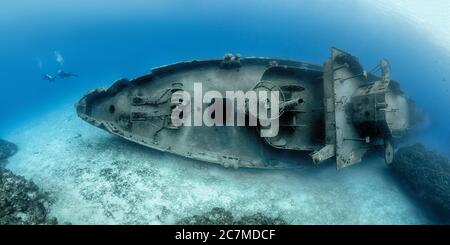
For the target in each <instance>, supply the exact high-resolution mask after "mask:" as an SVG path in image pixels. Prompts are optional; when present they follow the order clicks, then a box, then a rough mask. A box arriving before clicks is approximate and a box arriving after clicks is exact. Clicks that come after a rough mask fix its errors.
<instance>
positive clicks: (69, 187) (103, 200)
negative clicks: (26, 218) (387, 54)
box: [6, 105, 430, 224]
mask: <svg viewBox="0 0 450 245" xmlns="http://www.w3.org/2000/svg"><path fill="white" fill-rule="evenodd" d="M6 139H7V140H9V141H12V142H14V143H16V144H17V145H18V146H19V152H18V153H17V154H16V155H15V156H13V157H12V158H10V159H9V162H8V164H7V165H6V167H7V168H9V169H11V170H12V171H13V172H14V173H16V174H18V175H23V176H25V177H26V178H29V179H32V180H33V181H34V182H35V183H36V184H37V185H38V186H39V187H40V188H41V190H43V191H45V192H48V193H49V194H50V198H51V206H50V215H51V216H54V217H56V218H57V219H58V221H59V222H60V223H72V224H173V223H175V222H176V221H177V220H180V219H182V218H184V217H187V216H191V215H195V214H202V213H205V212H208V211H209V210H211V209H212V208H214V207H221V208H225V209H226V210H230V211H231V212H232V213H233V215H234V216H237V217H239V216H243V215H247V214H253V213H257V212H259V213H263V214H265V215H267V216H269V217H280V218H282V219H284V220H285V221H287V222H288V223H291V224H425V223H429V222H430V221H429V220H428V219H427V218H426V217H425V215H424V213H423V212H422V210H421V209H420V208H419V207H417V206H415V205H414V203H413V201H412V200H411V198H410V197H409V195H407V194H406V193H404V192H403V189H402V188H401V186H399V183H398V182H397V181H395V179H394V178H393V177H392V176H391V174H390V172H389V169H388V167H387V166H385V164H384V162H383V160H382V159H381V158H378V159H373V160H370V161H369V160H365V161H364V162H363V163H361V164H358V165H355V166H352V167H349V168H346V169H344V170H343V171H336V169H335V166H334V165H333V164H331V163H328V164H326V165H325V166H319V167H317V166H312V164H305V166H306V167H304V168H302V169H291V170H254V169H227V168H223V167H221V166H218V165H214V164H208V163H204V162H198V161H195V160H190V159H186V158H183V157H178V156H174V155H171V154H166V153H161V152H158V151H156V150H152V149H148V148H146V147H143V146H140V145H137V144H134V143H131V142H128V141H126V140H123V139H120V138H118V137H116V136H113V135H110V134H108V133H107V132H105V131H103V130H100V129H98V128H95V127H93V126H91V125H89V124H87V123H85V122H83V121H82V120H81V119H79V118H78V117H77V116H76V114H75V110H74V109H73V106H72V105H64V106H62V107H60V108H59V109H55V110H54V111H52V112H49V113H48V114H47V115H43V116H42V117H40V118H38V119H35V120H33V121H31V122H29V124H28V125H25V126H22V127H21V128H18V129H16V130H15V132H12V133H11V134H9V135H8V136H7V137H6ZM303 161H304V160H303Z"/></svg>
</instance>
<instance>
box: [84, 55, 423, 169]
mask: <svg viewBox="0 0 450 245" xmlns="http://www.w3.org/2000/svg"><path fill="white" fill-rule="evenodd" d="M379 68H380V70H381V71H382V75H381V77H377V76H375V75H373V74H370V73H368V72H366V71H365V70H364V69H363V68H362V66H361V65H360V64H359V62H358V60H357V59H356V58H355V57H354V56H351V55H350V54H348V53H345V52H343V51H341V50H338V49H335V48H333V49H332V54H331V58H330V59H329V60H328V61H326V63H325V65H324V66H323V67H322V66H318V65H313V64H308V63H303V62H297V61H291V60H284V59H272V58H257V57H249V58H241V57H240V56H239V55H226V56H225V57H224V58H223V59H213V60H203V61H197V60H194V61H190V62H181V63H177V64H173V65H168V66H163V67H159V68H156V69H153V70H152V72H151V73H150V74H147V75H144V76H142V77H138V78H136V79H133V80H130V81H129V80H126V79H121V80H119V81H117V82H115V83H114V85H113V86H112V87H110V88H109V89H106V90H105V89H97V90H94V91H92V92H89V93H88V94H87V95H85V96H84V97H83V98H82V99H81V100H80V101H79V102H78V103H77V105H76V110H77V113H78V115H79V116H80V117H81V118H82V119H83V120H85V121H87V122H89V123H91V124H93V125H95V126H97V127H100V128H102V129H105V130H107V131H108V132H110V133H112V134H115V135H118V136H120V137H123V138H125V139H128V140H130V141H133V142H136V143H139V144H142V145H145V146H148V147H151V148H154V149H157V150H161V151H165V152H170V153H174V154H177V155H181V156H185V157H189V158H193V159H198V160H202V161H207V162H212V163H218V164H222V165H224V166H233V167H249V168H283V167H287V166H292V164H294V165H295V163H291V162H289V163H288V161H286V159H287V158H286V157H285V156H286V154H289V153H290V152H292V151H302V152H307V153H310V155H311V157H312V159H313V161H314V162H315V163H320V162H323V161H325V160H327V159H329V158H332V157H336V163H337V168H338V169H340V168H343V167H346V166H349V165H351V164H354V163H357V162H360V161H361V159H362V157H363V155H364V154H365V153H366V152H367V150H368V149H370V148H373V147H377V146H380V145H382V146H384V148H385V159H386V161H387V162H388V163H390V162H391V161H392V157H393V148H392V139H394V138H398V137H401V136H403V135H404V134H405V133H407V132H408V130H409V129H410V128H411V127H412V126H414V124H415V119H416V111H415V109H414V103H413V102H412V101H411V100H409V99H408V98H407V97H406V96H405V95H404V94H403V93H402V92H401V90H400V88H399V85H398V83H397V82H395V81H393V80H391V79H390V68H389V64H388V63H387V61H385V60H382V62H381V63H380V66H379ZM196 83H197V84H198V83H201V87H202V90H203V91H218V92H219V93H221V94H225V93H226V92H227V91H230V90H233V91H244V92H245V91H251V90H253V91H255V90H261V89H264V90H270V91H274V90H276V91H278V92H279V93H280V94H281V95H282V96H280V108H279V110H280V114H279V118H277V120H279V132H278V134H277V135H276V136H273V137H260V134H259V133H258V132H259V130H261V125H260V124H257V125H254V126H237V125H234V126H222V127H214V126H206V125H202V126H179V125H175V124H174V122H173V118H172V117H171V115H172V112H173V110H176V109H177V107H178V106H179V104H180V103H182V101H179V102H174V100H173V99H172V97H173V95H174V94H176V93H177V92H180V91H182V92H187V93H190V94H194V93H195V92H196V91H194V87H195V84H196ZM220 99H221V100H222V104H223V106H224V107H227V109H225V110H224V111H225V112H224V114H223V115H222V116H223V118H222V120H223V121H227V120H231V119H234V118H235V114H234V110H233V113H232V114H229V113H227V111H228V109H229V107H233V108H236V110H237V111H239V110H240V109H239V108H238V107H237V105H236V104H237V103H235V101H231V100H229V99H224V98H220ZM247 99H248V98H247ZM200 103H201V104H200V105H201V106H198V102H197V103H195V102H194V103H192V105H190V106H191V107H192V108H191V109H192V111H194V112H195V111H196V110H197V111H200V112H201V113H204V112H205V111H206V110H208V104H205V105H203V104H204V103H203V102H200ZM245 103H246V105H245V106H244V108H247V109H248V107H249V105H248V100H245ZM243 110H246V109H243ZM245 113H246V114H247V115H248V114H249V113H248V112H247V111H245ZM246 120H248V118H247V119H246Z"/></svg>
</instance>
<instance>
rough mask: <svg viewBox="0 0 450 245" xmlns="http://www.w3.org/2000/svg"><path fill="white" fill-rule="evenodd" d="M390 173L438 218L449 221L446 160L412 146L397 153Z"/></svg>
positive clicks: (449, 172)
mask: <svg viewBox="0 0 450 245" xmlns="http://www.w3.org/2000/svg"><path fill="white" fill-rule="evenodd" d="M391 166H392V169H393V170H394V172H395V174H396V175H397V176H399V177H401V179H402V181H403V182H404V183H406V184H407V186H408V187H409V188H410V189H411V190H412V192H413V193H415V195H416V196H417V197H418V198H420V199H421V200H423V201H425V202H427V203H429V204H431V207H432V208H433V209H434V211H437V213H438V214H439V215H438V216H440V218H443V219H446V220H448V219H450V160H449V159H448V158H446V157H444V156H442V155H440V154H438V153H435V152H432V151H430V150H427V149H426V148H425V147H424V146H422V145H420V144H416V145H413V146H410V147H404V148H401V149H399V150H398V152H397V154H396V157H395V159H394V162H393V163H392V165H391Z"/></svg>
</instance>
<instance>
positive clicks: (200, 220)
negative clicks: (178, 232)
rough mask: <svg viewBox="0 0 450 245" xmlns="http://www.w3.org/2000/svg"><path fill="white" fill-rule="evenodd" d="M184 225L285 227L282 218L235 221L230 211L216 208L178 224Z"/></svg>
mask: <svg viewBox="0 0 450 245" xmlns="http://www.w3.org/2000/svg"><path fill="white" fill-rule="evenodd" d="M177 224H183V225H285V224H287V222H286V221H284V220H283V219H281V218H271V217H267V216H265V215H263V214H261V213H256V214H253V215H244V216H242V217H241V218H240V219H235V218H234V217H233V214H232V213H231V212H230V211H227V210H225V209H223V208H218V207H215V208H213V209H211V211H209V212H206V213H204V214H202V215H194V216H191V217H186V218H183V219H181V220H179V221H178V222H177Z"/></svg>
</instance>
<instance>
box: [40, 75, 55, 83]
mask: <svg viewBox="0 0 450 245" xmlns="http://www.w3.org/2000/svg"><path fill="white" fill-rule="evenodd" d="M42 80H47V81H49V82H53V81H55V80H56V76H52V75H50V74H44V75H43V76H42Z"/></svg>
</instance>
